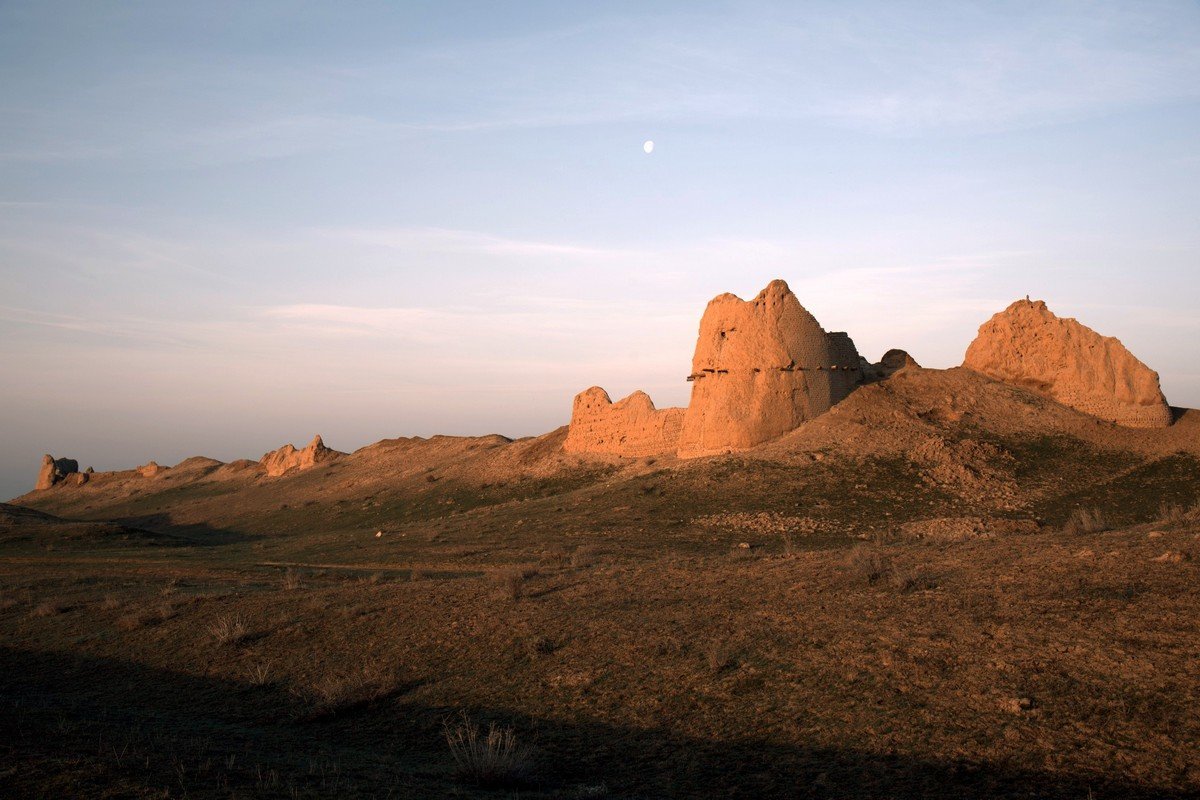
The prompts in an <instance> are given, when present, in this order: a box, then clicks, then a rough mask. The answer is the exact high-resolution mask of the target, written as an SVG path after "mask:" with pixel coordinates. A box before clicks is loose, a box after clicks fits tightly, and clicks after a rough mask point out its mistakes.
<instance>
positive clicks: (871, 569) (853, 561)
mask: <svg viewBox="0 0 1200 800" xmlns="http://www.w3.org/2000/svg"><path fill="white" fill-rule="evenodd" d="M845 563H846V568H847V570H848V571H849V572H850V574H851V575H852V576H854V577H855V578H858V579H860V580H865V581H866V582H867V583H868V584H870V585H871V586H874V585H875V584H877V583H879V582H880V581H881V580H883V579H884V578H886V577H888V576H889V575H890V574H891V573H892V560H891V558H890V557H888V555H887V554H886V553H883V552H881V551H880V550H879V549H878V548H877V547H874V546H872V545H866V544H860V545H857V546H855V547H854V548H853V549H852V550H851V551H850V552H849V553H847V554H846V562H845Z"/></svg>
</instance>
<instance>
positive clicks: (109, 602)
mask: <svg viewBox="0 0 1200 800" xmlns="http://www.w3.org/2000/svg"><path fill="white" fill-rule="evenodd" d="M100 607H101V608H102V609H104V610H105V611H115V610H116V609H118V608H120V607H121V601H120V600H118V599H117V596H116V595H115V594H106V595H104V599H103V600H101V601H100Z"/></svg>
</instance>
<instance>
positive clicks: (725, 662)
mask: <svg viewBox="0 0 1200 800" xmlns="http://www.w3.org/2000/svg"><path fill="white" fill-rule="evenodd" d="M705 660H706V661H707V662H708V668H709V670H711V671H712V673H713V674H714V675H715V674H717V673H718V672H722V671H723V670H725V669H727V668H728V667H730V666H732V665H733V646H732V645H731V644H730V643H729V642H728V641H727V640H725V639H717V640H716V641H714V642H713V643H712V644H711V645H709V647H708V651H707V652H706V653H705Z"/></svg>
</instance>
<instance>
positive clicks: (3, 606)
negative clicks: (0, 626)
mask: <svg viewBox="0 0 1200 800" xmlns="http://www.w3.org/2000/svg"><path fill="white" fill-rule="evenodd" d="M16 605H17V599H16V598H15V597H0V611H8V610H9V609H10V608H13V607H15V606H16Z"/></svg>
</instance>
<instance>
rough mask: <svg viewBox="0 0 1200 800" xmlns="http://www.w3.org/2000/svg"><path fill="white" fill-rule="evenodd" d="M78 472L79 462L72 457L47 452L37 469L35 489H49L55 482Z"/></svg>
mask: <svg viewBox="0 0 1200 800" xmlns="http://www.w3.org/2000/svg"><path fill="white" fill-rule="evenodd" d="M78 472H79V462H78V461H76V460H75V459H73V458H55V457H54V456H52V455H50V454H49V453H47V454H46V455H44V456H42V466H41V468H40V469H39V470H38V477H37V484H36V485H35V486H34V489H35V490H38V491H40V490H42V489H49V488H50V487H51V486H53V485H54V484H56V483H59V482H60V481H63V480H65V479H66V477H67V476H68V475H74V474H77V473H78Z"/></svg>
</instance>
